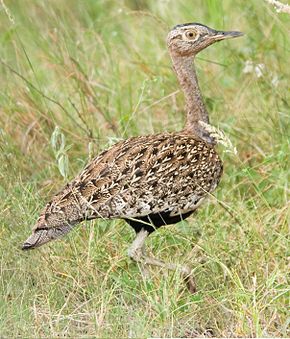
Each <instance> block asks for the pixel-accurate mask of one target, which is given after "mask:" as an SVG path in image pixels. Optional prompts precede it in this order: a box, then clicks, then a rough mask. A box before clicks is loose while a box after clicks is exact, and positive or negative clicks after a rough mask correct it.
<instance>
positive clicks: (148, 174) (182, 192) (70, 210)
mask: <svg viewBox="0 0 290 339" xmlns="http://www.w3.org/2000/svg"><path fill="white" fill-rule="evenodd" d="M239 35H241V33H239V32H220V31H215V30H212V29H210V28H208V27H206V26H203V25H200V24H185V25H178V26H176V27H175V28H173V30H171V31H170V33H169V34H168V38H167V45H168V49H169V52H170V56H171V59H172V62H173V66H174V70H175V71H176V73H177V76H178V79H179V81H180V84H181V87H182V89H183V91H184V94H185V99H186V111H187V122H186V126H185V128H184V130H182V131H180V132H176V133H161V134H155V135H147V136H139V137H134V138H130V139H128V140H125V141H121V142H119V143H117V144H115V145H114V146H112V147H111V148H110V149H108V150H106V151H104V152H102V153H101V154H100V155H99V156H97V157H96V158H95V159H93V160H92V161H91V162H90V163H89V164H88V165H87V166H86V167H85V169H84V170H83V171H82V172H81V173H80V174H79V175H78V176H77V177H76V178H75V179H74V180H73V181H72V182H70V183H69V184H68V185H67V186H66V187H65V188H64V189H63V190H62V191H61V192H60V193H58V194H56V195H55V196H54V197H53V198H52V200H51V201H50V202H49V203H48V204H47V205H46V207H45V208H44V210H43V212H42V213H41V215H40V217H39V219H38V221H37V223H36V225H35V227H34V230H33V234H32V235H31V236H30V237H29V238H28V239H27V240H26V242H25V243H24V245H23V249H29V248H34V247H37V246H40V245H43V244H44V243H46V242H48V241H50V240H53V239H56V238H58V237H60V236H61V235H63V234H65V233H67V232H68V231H70V230H71V228H72V227H73V226H74V225H76V224H78V223H80V222H81V221H84V220H90V219H96V218H105V219H113V218H120V219H124V220H126V221H127V222H128V223H129V224H130V225H131V226H132V227H133V228H134V229H135V231H136V232H137V234H139V235H137V238H136V240H135V242H134V243H133V245H132V248H131V249H130V251H129V255H130V256H131V257H132V258H134V259H135V260H137V261H140V258H141V257H142V255H143V259H144V260H145V263H147V264H151V265H159V266H165V264H164V263H162V262H160V261H157V260H156V259H154V258H149V257H147V256H145V255H144V254H142V253H143V252H142V251H141V250H142V245H143V243H144V241H145V238H146V237H147V235H148V234H149V233H151V232H152V231H154V229H155V228H158V227H160V226H162V225H166V224H172V223H176V222H178V221H180V220H182V219H185V218H187V217H188V216H190V215H191V214H192V212H193V211H195V209H196V208H197V207H198V205H199V204H200V203H201V201H202V200H203V199H204V198H205V197H206V196H207V195H208V194H209V193H211V192H212V191H213V190H214V189H215V188H216V186H217V185H218V183H219V180H220V177H221V174H222V162H221V160H220V158H219V156H218V155H217V153H216V151H215V149H214V145H215V140H214V139H213V138H212V137H211V136H210V135H209V134H208V132H207V131H205V130H204V129H203V127H202V125H200V124H199V122H200V121H202V122H205V123H208V122H209V118H208V113H207V110H206V107H205V105H204V103H203V101H202V96H201V93H200V91H199V86H198V82H197V78H196V73H195V71H194V68H193V65H192V58H193V57H194V56H195V55H196V54H197V53H198V52H199V51H200V50H202V49H204V48H205V47H207V46H209V45H210V44H212V43H213V42H215V41H218V40H222V39H225V38H227V37H236V36H239ZM140 251H141V252H142V253H141V252H140ZM140 253H141V254H140ZM167 267H168V265H167ZM169 268H178V267H177V266H176V265H173V264H171V265H170V267H169ZM181 271H182V272H183V273H184V274H185V275H186V276H187V277H188V275H189V273H190V271H189V270H188V269H187V268H181ZM192 286H193V282H192V281H191V287H192ZM192 289H193V287H192Z"/></svg>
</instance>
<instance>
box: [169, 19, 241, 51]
mask: <svg viewBox="0 0 290 339" xmlns="http://www.w3.org/2000/svg"><path fill="white" fill-rule="evenodd" d="M241 35H243V33H242V32H237V31H228V32H225V31H217V30H215V29H212V28H209V27H207V26H205V25H202V24H198V23H188V24H183V25H177V26H175V27H173V29H172V30H171V31H170V32H169V33H168V36H167V46H168V48H169V50H170V52H171V53H173V54H175V55H180V56H194V55H196V54H197V53H198V52H200V51H201V50H203V49H204V48H206V47H208V46H210V45H212V44H213V43H214V42H217V41H221V40H224V39H231V38H237V37H239V36H241Z"/></svg>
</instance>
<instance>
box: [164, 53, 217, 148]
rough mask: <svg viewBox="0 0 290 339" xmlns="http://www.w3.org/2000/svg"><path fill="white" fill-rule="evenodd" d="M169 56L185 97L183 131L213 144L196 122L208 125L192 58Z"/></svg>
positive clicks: (171, 54)
mask: <svg viewBox="0 0 290 339" xmlns="http://www.w3.org/2000/svg"><path fill="white" fill-rule="evenodd" d="M170 56H171V59H172V63H173V68H174V70H175V72H176V74H177V78H178V80H179V82H180V86H181V88H182V90H183V93H184V96H185V102H186V114H187V116H186V125H185V128H184V130H185V131H186V132H190V133H192V134H195V135H197V136H198V137H199V138H201V139H203V140H204V141H206V142H207V143H210V144H214V140H213V139H212V138H211V137H210V136H209V134H208V132H206V131H205V130H204V129H203V128H202V127H201V126H200V125H199V123H198V121H203V122H205V123H207V124H209V117H208V112H207V109H206V107H205V104H204V102H203V100H202V95H201V92H200V89H199V85H198V80H197V76H196V72H195V68H194V62H193V57H192V56H180V55H177V54H175V53H170Z"/></svg>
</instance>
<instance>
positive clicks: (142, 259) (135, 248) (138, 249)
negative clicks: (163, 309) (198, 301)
mask: <svg viewBox="0 0 290 339" xmlns="http://www.w3.org/2000/svg"><path fill="white" fill-rule="evenodd" d="M148 235H149V232H147V231H145V230H144V229H143V228H142V230H141V231H140V232H138V234H137V237H136V239H135V240H134V241H133V243H132V245H131V247H130V248H129V250H128V255H129V257H130V258H131V259H133V260H135V261H136V262H139V263H142V264H145V265H152V266H159V267H162V268H166V269H169V270H173V271H175V270H178V271H180V273H181V275H182V277H183V278H184V280H185V281H186V283H187V286H188V289H189V291H190V292H191V293H194V292H196V285H195V282H194V279H193V277H192V274H191V270H190V268H189V267H188V266H185V265H184V266H183V265H179V264H173V263H165V262H164V261H162V260H159V259H157V258H154V257H151V256H148V255H147V254H146V252H145V249H144V243H145V240H146V238H147V237H148ZM142 273H143V274H144V273H146V274H145V276H146V275H147V276H148V274H147V272H146V271H145V272H142Z"/></svg>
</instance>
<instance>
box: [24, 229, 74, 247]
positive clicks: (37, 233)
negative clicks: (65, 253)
mask: <svg viewBox="0 0 290 339" xmlns="http://www.w3.org/2000/svg"><path fill="white" fill-rule="evenodd" d="M71 228H72V226H71V225H63V226H61V227H52V228H42V229H41V228H36V229H35V230H34V231H33V233H32V234H31V236H30V237H29V238H28V239H27V240H26V241H25V242H24V244H23V245H22V249H23V250H30V249H33V248H35V247H39V246H42V245H44V244H46V243H47V242H49V241H51V240H54V239H57V238H59V237H61V236H63V235H65V234H66V233H68V232H69V231H70V230H71Z"/></svg>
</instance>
